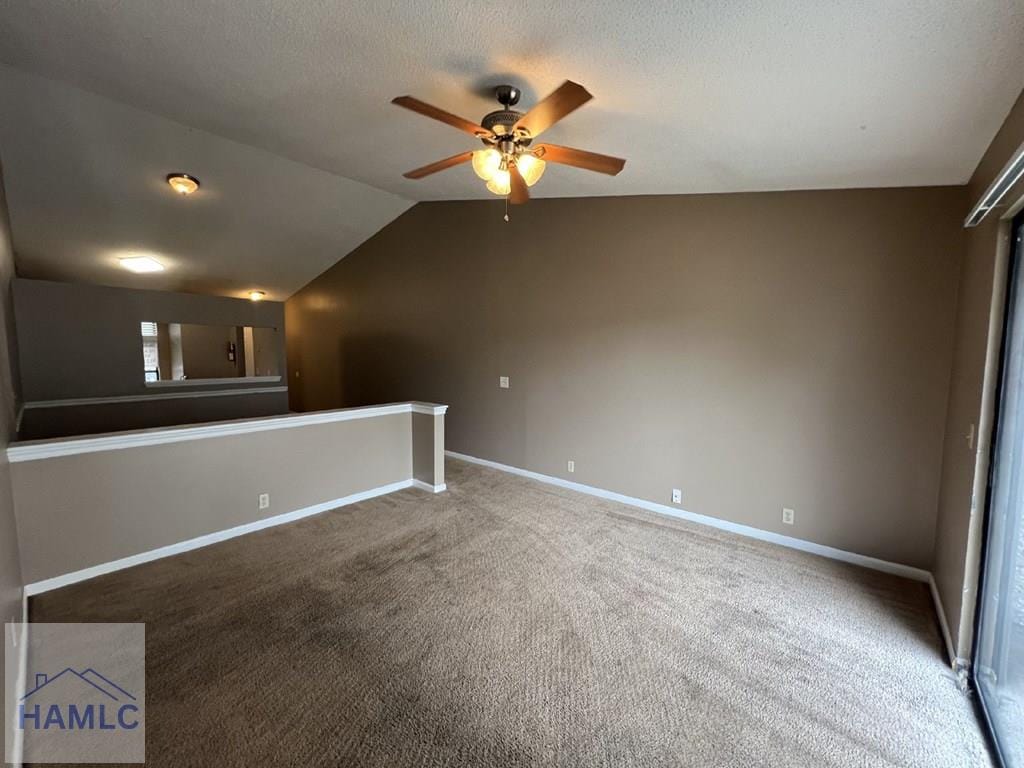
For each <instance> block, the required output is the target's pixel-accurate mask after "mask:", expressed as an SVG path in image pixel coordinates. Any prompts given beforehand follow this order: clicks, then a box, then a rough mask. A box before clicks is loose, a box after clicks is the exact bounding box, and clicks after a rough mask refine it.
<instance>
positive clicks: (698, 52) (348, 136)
mask: <svg viewBox="0 0 1024 768" xmlns="http://www.w3.org/2000/svg"><path fill="white" fill-rule="evenodd" d="M1021 39H1024V0H978V1H977V2H971V3H964V2H961V1H960V0H909V1H908V2H899V3H896V2H891V0H863V1H862V2H856V3H823V2H820V0H753V1H751V0H721V1H719V2H682V1H681V0H653V1H652V2H645V3H623V2H620V1H619V0H594V1H593V2H582V1H581V0H570V1H569V2H562V3H550V2H537V0H520V2H516V3H511V4H500V5H499V4H491V3H480V2H476V1H473V2H470V1H469V0H445V1H442V2H419V0H393V1H391V2H380V3H346V4H339V3H333V2H326V1H325V0H319V1H318V0H289V1H288V2H284V1H283V0H276V1H275V0H246V2H211V3H201V4H195V3H185V2H180V1H179V0H133V2H130V3H124V2H113V1H112V0H96V1H95V2H88V3H52V2H21V3H9V4H4V5H2V6H0V61H3V62H6V63H7V64H9V65H11V66H13V67H16V68H17V69H18V70H21V71H24V72H28V73H33V74H35V75H39V76H42V77H45V78H48V79H50V80H54V81H58V83H64V84H67V85H60V84H57V83H54V84H46V83H45V81H42V80H29V79H26V77H25V76H24V75H21V74H18V73H10V72H8V73H6V74H5V75H4V82H5V85H4V89H5V91H4V92H5V98H8V97H10V96H11V94H12V93H13V95H14V98H16V99H18V100H17V101H16V103H17V104H18V108H17V109H11V108H9V107H8V104H9V103H10V102H6V103H5V104H4V108H3V110H0V142H2V143H0V152H3V156H4V158H5V163H6V166H7V177H8V188H9V189H8V192H9V196H10V198H11V206H12V219H13V226H14V234H15V240H16V242H15V245H16V249H17V251H18V256H19V266H20V265H21V263H25V264H31V265H33V266H32V267H31V268H32V269H36V268H38V269H40V270H51V271H52V272H53V273H54V274H62V273H64V272H66V271H69V270H76V269H77V270H80V271H79V272H78V273H76V274H81V275H85V274H86V271H87V270H88V269H92V267H90V266H89V265H87V264H84V263H79V261H81V260H86V261H87V260H89V259H93V260H94V261H95V259H97V258H101V257H100V256H99V255H97V254H100V253H103V254H107V253H109V251H110V250H111V249H112V248H114V247H148V248H153V249H154V250H162V251H165V252H166V253H167V257H168V259H173V260H175V263H176V264H180V265H181V268H180V270H179V271H178V273H177V274H178V277H180V278H181V279H182V280H183V281H184V282H185V283H186V284H187V285H190V286H193V288H194V289H195V290H213V291H218V292H230V291H236V290H239V289H240V288H239V286H242V285H245V286H246V287H248V286H249V285H251V284H252V283H253V282H254V281H257V282H258V281H263V282H262V283H261V285H265V286H267V287H269V288H270V289H271V290H272V291H273V292H274V294H275V295H279V294H280V295H286V294H287V293H288V292H290V291H291V290H294V289H295V288H296V287H298V285H301V284H302V283H304V282H305V281H307V280H308V279H310V278H311V277H313V276H314V275H315V274H316V273H317V272H318V271H320V270H321V269H323V267H325V266H326V265H327V264H328V263H332V262H333V261H335V260H337V258H340V257H341V256H343V255H344V254H345V253H347V252H348V250H350V249H351V247H354V244H358V243H356V242H355V241H357V240H360V238H362V237H365V236H367V235H368V234H369V233H371V232H372V231H375V230H376V229H377V228H379V227H380V226H382V225H383V223H385V222H386V221H388V220H390V218H391V217H393V216H395V215H397V214H398V213H400V212H401V210H404V207H405V206H407V205H408V203H409V201H415V200H435V199H453V198H474V197H486V196H488V193H487V192H485V191H484V189H483V186H482V184H480V182H479V181H478V180H477V179H476V178H475V177H474V176H473V175H472V172H471V171H469V169H467V168H465V167H463V168H458V169H453V170H450V171H446V172H444V173H441V174H438V175H436V176H433V177H430V178H428V179H426V180H423V181H419V182H413V181H408V180H405V179H403V178H402V177H401V173H402V172H403V171H405V170H408V169H410V168H413V167H416V166H419V165H422V164H424V163H426V162H429V161H432V160H435V159H439V158H441V157H445V156H447V155H450V154H454V153H456V152H459V151H462V150H465V149H469V148H472V146H473V145H472V139H470V138H469V137H466V136H464V135H462V134H460V133H459V132H457V131H455V130H453V129H450V128H447V127H445V126H443V125H440V124H434V123H432V122H431V121H428V120H426V119H424V118H421V117H418V116H416V115H414V114H412V113H408V112H405V111H403V110H400V109H398V108H396V107H393V106H391V105H390V104H389V103H388V102H389V100H390V99H391V98H392V97H393V96H396V95H401V94H406V93H408V94H413V95H416V96H418V97H420V98H422V99H425V100H427V101H431V102H433V103H435V104H438V105H439V106H443V107H445V108H447V109H449V110H451V111H454V112H456V113H459V114H463V115H465V116H467V117H470V118H474V119H478V118H479V117H481V116H482V115H483V114H484V113H485V112H487V111H489V110H490V109H492V108H494V106H495V104H494V102H493V101H492V100H491V99H490V97H489V93H488V92H489V89H490V88H491V87H492V86H493V85H496V84H498V83H502V82H510V83H513V84H515V85H518V86H520V87H521V88H522V89H523V91H524V98H523V104H522V106H524V107H528V106H529V104H530V103H531V102H533V101H534V100H536V99H537V98H539V97H541V96H543V95H544V94H546V93H547V92H549V91H550V90H552V89H553V88H554V87H556V86H557V85H558V84H559V83H560V82H561V81H562V80H564V79H566V78H570V79H573V80H576V81H577V82H580V83H583V84H584V85H585V86H586V87H587V88H588V89H589V90H590V91H591V92H592V93H593V94H594V95H595V100H594V101H593V102H591V103H590V104H588V105H586V106H585V107H584V108H583V109H581V110H580V111H579V112H577V113H575V114H573V115H571V116H570V117H569V118H567V119H566V120H565V121H564V122H563V123H561V124H560V125H558V126H556V127H555V128H553V129H552V130H551V131H550V132H549V134H546V136H545V138H546V139H549V140H550V141H553V142H556V143H563V144H568V145H571V146H578V147H582V148H586V149H592V150H595V151H600V152H608V153H611V154H617V155H621V156H623V157H626V158H627V159H628V161H629V162H628V164H627V166H626V169H625V171H624V172H623V173H622V174H621V175H620V176H619V177H617V178H614V179H611V178H606V177H603V176H600V175H597V174H589V173H586V172H582V171H578V170H575V169H571V168H564V167H552V168H549V170H548V172H547V174H546V175H545V177H544V179H543V180H542V182H541V183H540V184H539V185H538V186H537V187H535V188H534V193H535V195H536V196H539V197H544V196H586V195H634V194H674V193H700V192H727V191H751V190H775V189H797V188H800V189H813V188H837V187H871V186H915V185H936V184H959V183H963V182H965V181H966V180H967V178H968V177H969V176H970V174H971V171H972V170H973V169H974V167H975V165H976V164H977V162H978V160H979V158H980V157H981V154H982V152H983V151H984V148H985V147H986V146H987V145H988V143H989V141H990V140H991V138H992V136H993V135H994V134H995V132H996V130H997V129H998V127H999V125H1000V124H1001V122H1002V120H1003V118H1004V117H1005V115H1006V113H1007V111H1008V110H1009V108H1010V106H1011V105H1012V103H1013V101H1014V99H1015V98H1016V96H1017V95H1018V94H1019V93H1020V91H1021V88H1022V87H1024V46H1021V45H1020V40H1021ZM40 83H42V85H39V84H40ZM68 85H71V86H75V88H77V89H83V90H84V91H87V92H89V93H85V94H83V93H82V92H80V91H76V90H73V89H69V88H68V87H67V86H68ZM37 89H38V90H39V91H41V92H42V93H43V94H44V95H43V96H42V97H39V96H37V95H36V93H35V92H36V90H37ZM101 97H102V98H101ZM28 102H31V103H30V104H29V108H26V103H28ZM146 113H148V114H146ZM155 116H160V117H159V118H157V117H155ZM110 121H114V122H115V123H118V124H117V125H111V124H110ZM168 121H170V122H168ZM185 126H188V128H186V127H185ZM190 129H194V130H190ZM178 134H180V135H178ZM172 137H173V138H172ZM227 140H230V141H227ZM233 142H237V143H233ZM12 145H13V146H12ZM32 146H35V149H31V147H32ZM55 149H56V150H59V151H54V150H55ZM25 150H28V151H30V152H31V153H32V154H31V163H29V162H28V161H25V162H22V161H21V160H20V159H18V158H17V157H12V155H15V156H16V155H20V154H21V153H22V152H23V151H25ZM179 167H180V169H182V170H189V171H191V172H193V173H195V174H196V175H197V176H199V177H200V178H201V179H202V180H203V182H204V186H203V195H204V197H206V200H204V201H202V202H200V201H199V200H198V199H196V200H191V199H190V200H188V201H180V200H175V199H171V200H165V199H158V197H157V190H156V189H155V188H154V187H153V186H152V185H153V184H154V183H155V182H154V181H153V180H154V179H162V177H163V174H165V173H166V172H167V171H169V170H176V169H179ZM113 168H116V169H117V172H116V173H115V172H114V171H113V170H111V169H113ZM69 169H70V170H77V171H78V172H79V173H81V172H82V169H87V170H88V174H83V175H84V176H85V178H82V179H79V181H78V183H70V182H69V180H68V178H67V171H68V170H69ZM29 177H32V178H29ZM56 180H61V181H62V182H63V183H64V184H65V185H66V188H65V189H64V190H55V189H54V187H53V185H54V183H55V181H56ZM143 190H146V191H148V192H152V195H154V197H153V198H152V199H150V198H148V197H146V195H145V194H144V193H143ZM160 191H161V192H163V191H165V190H160ZM207 195H208V197H207ZM165 197H166V196H165ZM178 203H186V205H184V206H182V205H177V207H170V208H168V206H174V205H176V204H178ZM189 206H191V207H189ZM204 206H205V207H204ZM114 207H116V208H117V209H118V210H117V213H112V212H110V211H111V209H112V208H114ZM97 208H103V209H104V210H106V211H107V212H108V214H107V215H108V216H110V217H112V218H111V219H110V222H111V225H110V226H108V227H106V228H105V229H104V230H103V232H100V231H98V229H99V227H98V225H95V224H93V228H92V229H90V228H89V227H87V226H85V224H84V223H83V222H86V221H88V222H94V221H95V220H96V219H98V218H99V216H98V215H97V214H98V213H99V211H97ZM183 210H185V211H188V214H187V215H188V216H189V217H191V218H184V219H183V218H180V216H182V215H184V214H181V211H183ZM29 212H31V215H30V213H29ZM132 222H135V226H134V228H133V227H132V226H131V225H132ZM114 224H116V226H117V228H116V229H115V227H114V226H113V225H114ZM39 228H42V229H55V228H59V229H61V233H60V234H57V233H54V232H50V233H47V234H45V235H44V234H41V233H39V232H38V231H37V230H38V229H39ZM19 230H21V232H19ZM187 232H194V233H195V237H190V236H188V235H187V234H186V233H187ZM121 233H130V234H131V237H130V238H126V237H124V236H123V235H122V234H121ZM114 240H119V242H116V243H115V242H113V241H114ZM120 240H124V242H120ZM128 240H131V242H128ZM94 241H95V242H94ZM61 244H63V250H62V251H61V254H62V256H61V258H60V259H59V260H58V259H57V257H56V256H55V253H54V249H55V248H57V247H58V246H61ZM288 244H290V247H289V246H288ZM102 258H106V257H102ZM192 261H195V265H192V264H191V262H192ZM261 265H262V266H261ZM194 268H195V269H199V268H205V269H206V272H205V273H198V272H195V271H194ZM275 270H276V272H275ZM169 272H170V270H169ZM90 274H95V273H90ZM82 279H84V277H83V278H82ZM119 279H127V278H119ZM164 279H166V280H168V281H170V280H171V279H172V277H171V275H169V274H168V275H166V277H165V278H164ZM107 282H109V280H107ZM150 282H151V281H147V284H150Z"/></svg>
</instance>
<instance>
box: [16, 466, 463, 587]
mask: <svg viewBox="0 0 1024 768" xmlns="http://www.w3.org/2000/svg"><path fill="white" fill-rule="evenodd" d="M415 482H416V481H413V480H400V481H399V482H397V483H390V484H388V485H382V486H380V487H378V488H371V489H370V490H368V491H360V492H359V493H353V494H350V495H348V496H343V497H342V498H340V499H332V500H331V501H325V502H323V503H321V504H314V505H313V506H310V507H304V508H302V509H297V510H295V511H293V512H285V513H283V514H280V515H274V516H273V517H268V518H264V519H262V520H256V521H254V522H251V523H245V524H244V525H238V526H235V527H234V528H227V529H225V530H223V531H216V532H215V533H208V534H206V535H205V536H197V537H196V538H194V539H188V540H187V541H181V542H178V543H177V544H169V545H168V546H166V547H159V548H158V549H152V550H149V551H148V552H140V553H139V554H137V555H130V556H129V557H122V558H121V559H119V560H113V561H111V562H109V563H101V564H100V565H93V566H90V567H89V568H83V569H82V570H80V571H73V572H72V573H65V574H64V575H62V576H54V577H53V578H52V579H44V580H43V581H36V582H33V583H32V584H26V585H25V595H26V597H31V596H33V595H39V594H42V593H43V592H49V591H50V590H52V589H59V588H60V587H66V586H68V585H69V584H75V583H77V582H79V581H85V580H86V579H93V578H95V577H97V576H102V575H104V574H106V573H113V572H114V571H120V570H122V569H124V568H131V567H132V566H134V565H141V564H142V563H148V562H151V561H153V560H159V559H160V558H163V557H170V556H171V555H178V554H181V553H182V552H188V551H190V550H193V549H199V548H200V547H206V546H209V545H210V544H216V543H217V542H219V541H225V540H226V539H233V538H235V537H236V536H244V535H245V534H247V533H253V532H254V531H261V530H263V529H264V528H272V527H274V526H276V525H282V524H284V523H290V522H293V521H295V520H301V519H302V518H304V517H309V516H311V515H318V514H320V513H322V512H327V511H328V510H331V509H337V508H338V507H344V506H346V505H348V504H355V503H356V502H357V501H365V500H366V499H372V498H374V497H375V496H383V495H384V494H387V493H394V492H395V491H400V490H402V489H403V488H411V487H413V485H414V484H415ZM424 485H426V483H424ZM434 487H435V486H432V485H431V486H428V488H430V489H431V490H433V489H434ZM442 490H443V488H442Z"/></svg>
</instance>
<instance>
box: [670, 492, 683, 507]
mask: <svg viewBox="0 0 1024 768" xmlns="http://www.w3.org/2000/svg"><path fill="white" fill-rule="evenodd" d="M672 503H673V504H682V503H683V492H682V491H681V490H679V489H678V488H673V489H672Z"/></svg>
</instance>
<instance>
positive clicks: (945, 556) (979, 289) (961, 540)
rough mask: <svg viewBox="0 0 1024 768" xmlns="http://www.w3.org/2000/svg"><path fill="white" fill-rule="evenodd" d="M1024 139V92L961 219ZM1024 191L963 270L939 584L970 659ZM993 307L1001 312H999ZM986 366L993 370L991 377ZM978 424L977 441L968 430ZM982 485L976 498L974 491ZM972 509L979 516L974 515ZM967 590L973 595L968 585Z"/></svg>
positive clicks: (957, 644)
mask: <svg viewBox="0 0 1024 768" xmlns="http://www.w3.org/2000/svg"><path fill="white" fill-rule="evenodd" d="M1022 142H1024V93H1022V94H1021V96H1020V97H1019V98H1018V99H1017V103H1016V104H1015V105H1014V107H1013V109H1012V110H1011V112H1010V114H1009V116H1008V117H1007V119H1006V122H1005V123H1004V124H1003V126H1002V128H1001V129H1000V131H999V133H998V134H997V135H996V137H995V139H994V140H993V141H992V144H991V145H990V146H989V148H988V150H987V151H986V153H985V155H984V157H983V158H982V160H981V163H980V164H979V165H978V168H977V170H976V171H975V172H974V175H973V176H972V178H971V182H970V184H969V185H968V194H967V201H966V207H965V209H964V210H963V211H962V212H961V214H962V215H961V220H962V219H963V218H965V217H966V215H967V212H968V211H969V210H970V208H971V206H973V205H974V203H975V201H976V200H978V198H980V197H981V195H982V194H983V193H984V191H985V190H986V188H987V187H988V186H989V184H991V183H992V181H993V179H995V177H996V176H997V175H998V173H999V171H1000V170H1001V169H1002V168H1003V166H1004V165H1005V164H1006V162H1007V161H1008V160H1009V159H1010V156H1011V155H1012V154H1013V152H1014V151H1015V150H1016V149H1017V147H1019V146H1020V145H1021V143H1022ZM1022 195H1024V182H1022V183H1020V184H1018V185H1017V186H1016V188H1015V189H1014V190H1012V191H1011V192H1010V193H1009V194H1007V195H1006V197H1005V198H1004V199H1003V205H1002V206H1001V207H1000V208H999V209H997V210H994V211H993V212H991V213H990V214H989V215H988V217H987V218H986V219H985V220H984V221H983V222H982V223H981V224H980V225H979V226H977V227H975V228H973V229H970V230H967V252H966V256H965V258H964V262H963V267H962V269H961V272H960V276H959V288H958V301H957V315H956V343H955V354H954V358H953V370H952V377H951V382H950V392H949V409H948V412H947V416H946V440H945V445H944V449H943V462H942V491H941V495H940V499H939V513H938V525H937V535H936V541H935V568H934V571H935V582H936V586H937V587H938V590H939V595H940V597H941V599H942V603H943V607H944V609H945V612H946V618H947V621H948V623H949V626H950V634H951V635H952V638H953V643H954V648H955V651H956V653H957V655H958V656H960V657H962V658H964V659H966V658H968V657H969V655H970V651H971V643H972V639H971V634H972V632H971V629H972V626H973V615H974V598H975V588H976V586H977V573H978V567H977V555H978V550H979V547H980V538H981V535H982V531H983V525H982V524H981V523H982V516H983V515H982V513H983V510H984V504H985V499H984V493H983V491H984V487H985V479H986V476H987V469H988V461H987V460H988V453H989V448H990V445H991V443H990V439H989V438H990V437H991V435H990V429H989V428H988V427H990V426H991V424H990V415H991V409H988V410H989V417H988V418H986V417H983V408H982V398H983V394H984V393H985V392H986V391H987V392H988V393H989V397H990V399H991V396H992V394H993V393H994V391H995V387H996V384H997V382H996V379H997V378H998V377H997V372H998V365H997V363H998V353H999V349H1000V347H1001V341H1002V325H1001V318H1002V305H1003V298H1004V294H1003V290H1004V288H1005V280H1006V262H1005V258H1004V260H1002V261H1001V262H1000V263H999V264H998V267H997V253H998V252H999V251H1000V248H1002V252H1003V254H1004V257H1005V254H1006V253H1007V250H1008V242H1007V239H1008V223H1007V222H1005V221H1002V220H1001V218H1000V217H1001V216H1002V215H1003V214H1004V213H1005V206H1007V205H1010V204H1011V203H1013V202H1014V201H1016V200H1019V199H1020V198H1021V196H1022ZM993 311H994V313H995V314H993ZM986 364H987V367H988V369H989V370H988V375H987V376H986ZM972 424H973V425H975V431H976V434H977V436H978V439H977V440H975V443H974V445H973V446H971V445H969V444H968V441H967V439H966V435H967V434H968V431H969V430H970V427H971V425H972ZM975 490H977V491H978V493H977V498H976V503H972V497H973V496H974V495H975ZM972 507H973V508H974V509H975V511H976V514H975V515H973V516H972ZM965 588H966V589H967V593H966V599H965V593H964V589H965Z"/></svg>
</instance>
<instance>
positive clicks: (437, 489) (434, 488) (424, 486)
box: [412, 480, 448, 493]
mask: <svg viewBox="0 0 1024 768" xmlns="http://www.w3.org/2000/svg"><path fill="white" fill-rule="evenodd" d="M412 487H413V488H419V489H420V490H421V491H430V493H441V491H445V490H447V489H448V485H447V484H445V483H441V484H440V485H431V484H430V483H425V482H423V481H422V480H413V481H412Z"/></svg>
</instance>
